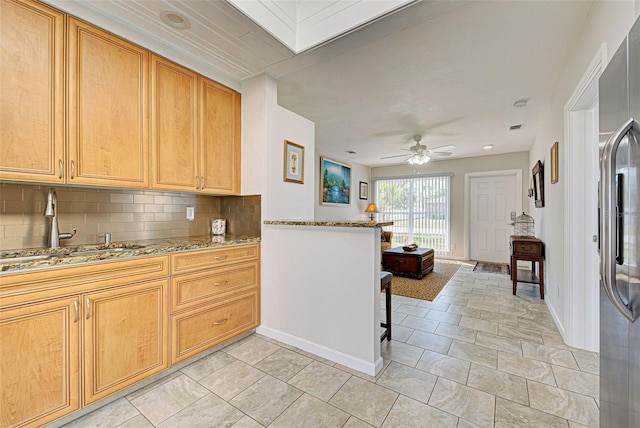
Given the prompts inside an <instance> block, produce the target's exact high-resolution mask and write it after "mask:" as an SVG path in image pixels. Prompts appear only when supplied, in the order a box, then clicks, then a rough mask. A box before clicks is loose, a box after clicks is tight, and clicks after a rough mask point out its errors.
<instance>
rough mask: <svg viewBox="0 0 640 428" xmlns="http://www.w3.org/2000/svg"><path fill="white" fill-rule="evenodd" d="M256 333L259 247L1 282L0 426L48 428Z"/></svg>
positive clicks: (1, 278)
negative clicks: (46, 427)
mask: <svg viewBox="0 0 640 428" xmlns="http://www.w3.org/2000/svg"><path fill="white" fill-rule="evenodd" d="M259 324H260V247H259V245H258V244H249V245H238V246H231V247H225V248H217V249H212V250H197V251H190V252H183V253H176V254H173V255H171V256H168V255H164V256H150V257H142V258H130V259H123V260H112V261H104V262H99V263H87V264H82V265H73V266H66V267H60V268H53V269H34V270H33V271H24V272H11V273H9V272H7V273H2V274H0V388H1V390H0V396H1V398H2V401H1V402H0V418H1V419H0V426H1V427H3V428H4V427H22V426H42V425H44V424H46V423H49V422H52V421H54V420H56V419H59V418H61V417H63V416H65V415H68V414H69V413H71V412H73V411H75V410H78V409H80V408H82V407H83V406H86V405H89V404H92V403H95V402H96V401H98V400H101V399H103V398H105V397H107V396H109V395H111V394H113V393H115V392H117V391H119V390H121V389H123V388H125V387H128V386H131V385H133V384H135V383H136V382H139V381H141V380H143V379H145V378H147V377H148V376H150V375H152V374H155V373H158V372H160V371H162V370H164V369H166V368H168V367H169V366H170V365H171V364H175V363H177V362H180V361H183V360H185V359H187V358H189V357H192V356H194V355H196V354H198V353H199V352H202V351H204V350H206V349H209V348H211V347H213V346H216V345H219V344H221V343H222V342H224V341H226V340H229V339H231V338H233V337H235V336H237V335H239V334H241V333H244V332H247V331H249V330H251V329H253V328H255V327H257V326H258V325H259Z"/></svg>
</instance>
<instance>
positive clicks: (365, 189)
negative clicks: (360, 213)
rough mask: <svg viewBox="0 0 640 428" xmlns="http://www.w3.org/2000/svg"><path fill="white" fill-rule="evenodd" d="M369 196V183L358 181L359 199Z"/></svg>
mask: <svg viewBox="0 0 640 428" xmlns="http://www.w3.org/2000/svg"><path fill="white" fill-rule="evenodd" d="M368 198H369V184H368V183H366V182H364V181H361V182H360V199H368Z"/></svg>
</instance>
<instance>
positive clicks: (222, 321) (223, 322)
mask: <svg viewBox="0 0 640 428" xmlns="http://www.w3.org/2000/svg"><path fill="white" fill-rule="evenodd" d="M227 321H229V318H225V319H223V320H220V321H216V322H214V323H213V325H222V324H225V323H226V322H227Z"/></svg>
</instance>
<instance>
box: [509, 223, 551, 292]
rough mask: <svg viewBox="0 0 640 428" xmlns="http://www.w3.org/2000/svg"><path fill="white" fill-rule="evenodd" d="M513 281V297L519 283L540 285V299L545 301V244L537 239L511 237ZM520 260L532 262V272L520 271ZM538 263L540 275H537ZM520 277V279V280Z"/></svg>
mask: <svg viewBox="0 0 640 428" xmlns="http://www.w3.org/2000/svg"><path fill="white" fill-rule="evenodd" d="M510 247H511V280H512V281H513V295H514V296H515V294H516V288H517V287H518V281H519V282H528V283H532V284H539V286H540V298H541V299H544V243H543V242H542V241H541V240H539V239H537V238H526V237H522V236H515V235H512V236H511V243H510ZM518 260H526V261H530V262H531V272H529V271H526V270H520V271H518ZM536 263H538V275H536ZM518 277H520V278H518Z"/></svg>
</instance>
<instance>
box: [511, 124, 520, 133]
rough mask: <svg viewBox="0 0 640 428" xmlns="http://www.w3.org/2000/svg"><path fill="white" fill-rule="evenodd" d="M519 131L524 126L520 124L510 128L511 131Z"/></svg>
mask: <svg viewBox="0 0 640 428" xmlns="http://www.w3.org/2000/svg"><path fill="white" fill-rule="evenodd" d="M518 129H522V124H520V125H511V126H510V127H509V131H517V130H518Z"/></svg>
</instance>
